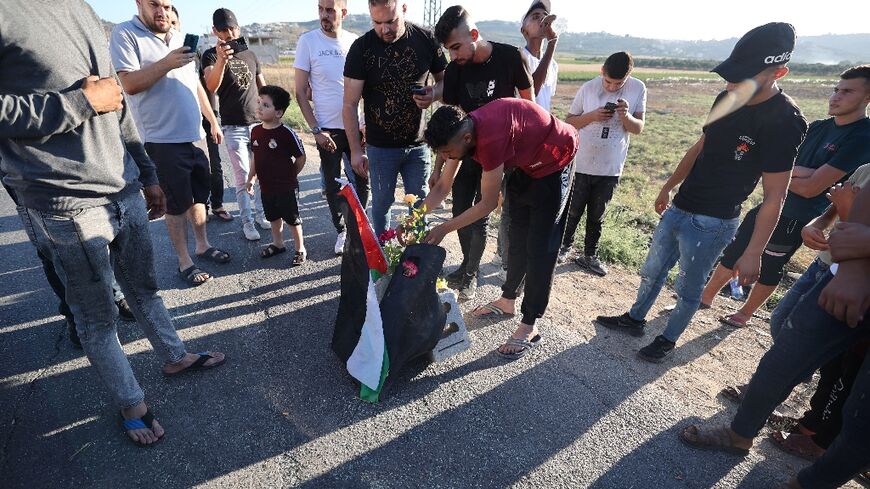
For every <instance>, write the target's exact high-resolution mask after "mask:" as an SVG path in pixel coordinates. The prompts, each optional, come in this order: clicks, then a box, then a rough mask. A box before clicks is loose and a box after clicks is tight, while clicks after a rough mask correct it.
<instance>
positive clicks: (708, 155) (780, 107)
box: [674, 91, 807, 219]
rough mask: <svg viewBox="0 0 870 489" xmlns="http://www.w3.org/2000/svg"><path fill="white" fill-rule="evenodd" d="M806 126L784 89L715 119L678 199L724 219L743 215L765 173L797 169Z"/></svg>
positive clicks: (684, 206)
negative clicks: (756, 102) (797, 159)
mask: <svg viewBox="0 0 870 489" xmlns="http://www.w3.org/2000/svg"><path fill="white" fill-rule="evenodd" d="M725 93H726V92H722V93H720V94H719V96H718V97H716V101H717V102H718V101H719V100H720V99H721V98H722V97H724V96H725ZM806 132H807V120H806V119H805V118H804V116H803V114H802V113H801V110H800V109H799V108H798V107H797V105H795V103H794V101H793V100H792V99H791V97H789V96H787V95H785V94H784V93H782V92H781V91H780V93H778V94H777V95H775V96H773V97H771V98H770V99H768V100H766V101H764V102H762V103H760V104H755V105H747V106H743V107H741V108H740V109H738V110H737V111H735V112H734V113H732V114H729V115H728V116H726V117H723V118H722V119H719V120H718V121H715V122H713V123H712V124H710V125H708V126H706V127H705V128H704V147H703V148H702V149H701V153H700V154H699V155H698V158H697V159H696V160H695V165H694V166H693V167H692V170H691V172H689V176H688V177H686V180H685V181H684V182H683V184H682V185H681V186H680V190H679V191H678V192H677V195H676V196H674V205H675V206H677V207H679V208H680V209H682V210H684V211H687V212H691V213H694V214H703V215H705V216H712V217H717V218H719V219H733V218H735V217H737V216H739V215H740V206H741V204H743V202H744V201H746V198H747V197H749V194H751V193H752V191H753V190H754V189H755V186H756V185H757V184H758V180H759V179H760V178H761V174H762V173H779V172H786V171H791V169H792V167H793V166H794V160H795V156H796V155H797V151H798V147H799V146H800V144H801V141H803V138H804V135H805V134H806Z"/></svg>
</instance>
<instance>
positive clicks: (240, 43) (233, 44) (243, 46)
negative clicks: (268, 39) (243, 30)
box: [226, 36, 248, 54]
mask: <svg viewBox="0 0 870 489" xmlns="http://www.w3.org/2000/svg"><path fill="white" fill-rule="evenodd" d="M226 45H227V46H229V47H230V48H231V49H232V50H233V54H239V53H241V52H242V51H247V50H248V40H247V39H245V38H244V36H243V37H240V38H238V39H231V40H229V41H227V42H226Z"/></svg>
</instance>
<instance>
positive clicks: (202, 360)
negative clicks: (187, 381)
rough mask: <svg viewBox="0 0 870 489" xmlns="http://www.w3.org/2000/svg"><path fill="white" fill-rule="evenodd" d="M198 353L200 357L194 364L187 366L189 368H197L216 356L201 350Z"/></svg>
mask: <svg viewBox="0 0 870 489" xmlns="http://www.w3.org/2000/svg"><path fill="white" fill-rule="evenodd" d="M197 355H199V358H197V359H196V361H195V362H193V363H192V364H190V366H189V367H187V368H189V369H197V368H199V367H202V366H203V365H205V362H207V361H209V360H210V359H212V358H214V357H213V356H211V355H209V354H208V352H200V353H197Z"/></svg>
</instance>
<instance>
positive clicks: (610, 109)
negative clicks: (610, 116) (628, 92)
mask: <svg viewBox="0 0 870 489" xmlns="http://www.w3.org/2000/svg"><path fill="white" fill-rule="evenodd" d="M616 107H617V105H616V104H615V103H613V102H607V103H606V104H604V110H606V111H608V112H610V113H613V112H616Z"/></svg>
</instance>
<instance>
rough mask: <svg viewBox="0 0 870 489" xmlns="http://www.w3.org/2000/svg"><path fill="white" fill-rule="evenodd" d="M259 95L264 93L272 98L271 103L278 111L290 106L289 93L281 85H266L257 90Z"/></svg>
mask: <svg viewBox="0 0 870 489" xmlns="http://www.w3.org/2000/svg"><path fill="white" fill-rule="evenodd" d="M257 93H259V94H260V96H263V95H266V96H268V97H269V98H270V99H272V105H274V106H275V109H277V110H280V111H282V112H283V111H285V110H287V107H289V106H290V94H289V93H288V92H287V90H284V89H283V88H281V87H278V86H275V85H266V86H264V87H262V88H260V90H259V91H258V92H257Z"/></svg>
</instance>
